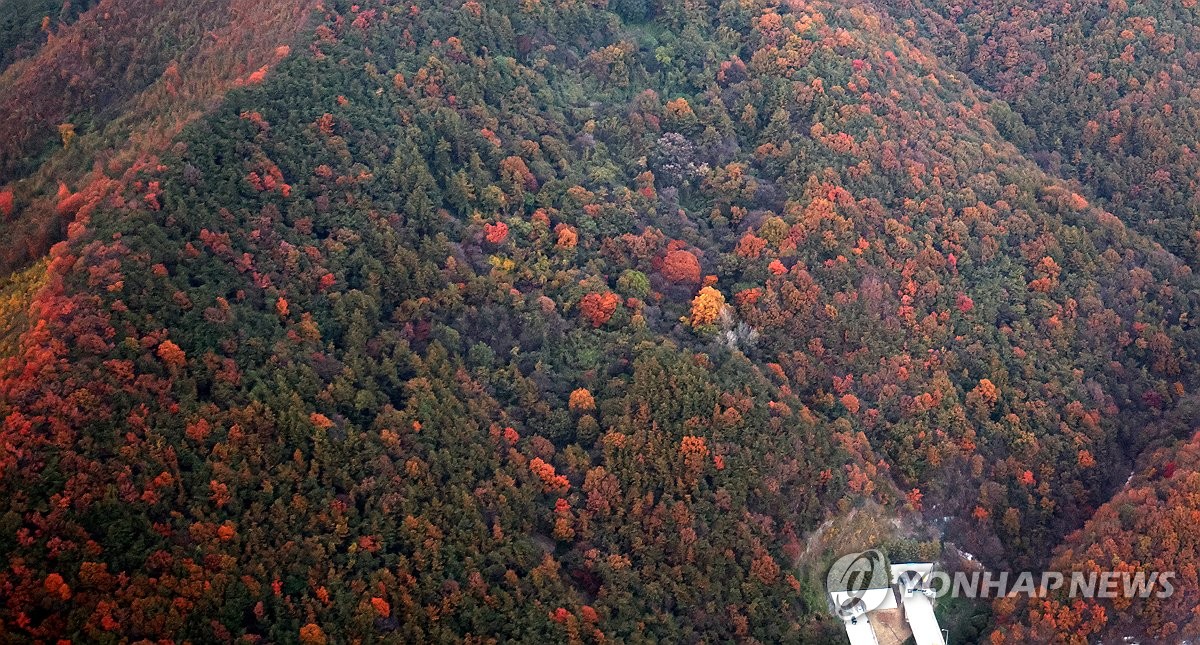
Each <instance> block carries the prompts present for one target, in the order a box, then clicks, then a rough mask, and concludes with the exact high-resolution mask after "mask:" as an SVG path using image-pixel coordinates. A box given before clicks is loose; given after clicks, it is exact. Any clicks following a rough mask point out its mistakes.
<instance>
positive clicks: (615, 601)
mask: <svg viewBox="0 0 1200 645" xmlns="http://www.w3.org/2000/svg"><path fill="white" fill-rule="evenodd" d="M612 9H613V11H611V12H610V11H607V10H603V9H599V8H596V7H594V6H591V5H587V4H583V3H572V2H564V3H555V4H553V5H551V4H548V3H541V2H537V1H529V0H524V1H522V2H508V1H499V2H489V3H479V2H475V1H473V0H469V1H468V2H465V3H459V2H450V3H442V2H436V1H432V0H420V1H418V2H416V3H414V4H411V5H405V6H400V5H394V4H390V3H383V2H362V3H357V4H350V3H348V2H346V3H343V2H332V3H326V4H325V5H324V6H323V7H322V8H321V9H320V10H319V11H320V12H321V15H319V16H317V17H318V18H319V19H320V20H321V24H320V25H319V26H318V27H317V28H316V29H315V32H314V33H312V34H311V38H310V39H311V43H310V46H308V47H294V48H293V49H292V53H291V54H290V55H289V56H287V57H286V58H285V59H283V60H282V61H281V62H279V63H278V65H277V66H275V67H274V68H272V69H271V70H270V73H269V74H266V75H265V78H261V79H257V80H261V81H262V82H261V83H256V84H249V85H246V86H244V87H242V88H241V89H238V90H235V91H233V92H231V93H230V94H229V95H228V96H227V97H226V99H225V101H224V103H223V104H222V105H221V106H220V107H218V108H216V109H215V111H214V112H213V113H211V114H210V115H208V116H206V117H203V118H202V119H201V120H199V121H197V122H196V123H194V124H193V125H191V126H189V127H187V128H185V129H184V130H183V131H182V133H181V135H180V136H179V137H178V139H176V140H175V143H174V145H172V146H171V147H170V149H169V151H168V152H167V153H166V154H165V155H164V156H163V157H162V159H161V160H160V161H161V163H159V164H153V165H144V166H138V167H137V168H136V169H135V171H134V172H132V173H130V174H129V175H128V176H127V177H126V178H124V180H123V181H120V182H116V183H115V184H114V185H111V186H109V185H105V186H104V190H97V191H96V192H94V193H90V197H81V198H77V199H76V203H68V206H76V205H78V204H79V203H87V204H88V205H89V208H86V209H83V208H73V207H71V208H65V209H62V210H63V212H64V213H68V214H70V215H71V216H72V217H73V218H74V220H73V224H72V225H71V227H70V233H69V237H68V239H67V240H66V241H65V242H62V243H60V244H58V245H57V246H55V247H54V249H53V251H52V252H51V254H50V263H49V267H48V268H47V271H46V278H45V286H44V287H43V288H42V289H41V290H40V291H39V293H38V294H37V296H36V298H35V300H34V302H33V304H32V306H31V307H30V309H29V314H28V319H29V321H30V322H29V323H28V331H27V332H26V333H25V334H24V336H23V337H22V338H21V341H20V348H19V354H18V355H17V356H16V357H14V358H11V359H9V360H8V361H6V363H5V364H4V369H3V380H2V381H0V414H2V415H3V416H4V424H3V431H2V432H3V439H4V443H5V445H6V447H7V450H6V451H5V452H4V453H2V454H0V497H2V498H3V501H2V502H0V550H2V551H3V553H5V554H6V564H7V566H6V567H4V569H3V570H2V572H0V588H3V589H5V591H6V593H4V594H3V595H2V600H0V602H3V606H2V607H0V621H3V626H4V629H5V631H7V632H9V633H11V634H13V635H14V636H15V637H17V638H20V639H26V640H34V639H39V638H49V637H52V636H60V635H64V634H69V635H76V636H78V637H79V638H82V639H86V640H103V639H109V640H120V639H121V638H128V639H139V638H166V637H170V638H192V639H195V640H214V639H216V640H227V639H231V638H235V637H238V636H242V635H247V636H250V637H251V638H252V639H264V640H268V641H295V640H297V639H300V640H303V641H306V642H313V643H316V642H324V641H325V640H326V639H329V640H334V641H340V640H342V639H343V638H345V637H346V636H361V637H364V638H368V639H371V638H392V639H396V640H406V641H417V640H428V641H444V640H468V639H478V640H483V639H485V638H488V637H492V638H497V639H501V640H503V639H511V640H516V641H521V642H526V641H528V642H547V641H560V640H571V641H600V640H607V639H614V638H615V639H620V640H654V639H658V640H664V641H670V642H682V641H687V642H694V641H699V640H707V641H724V640H735V639H750V638H753V639H757V640H758V641H761V642H784V641H786V642H794V641H802V642H803V641H808V642H828V640H829V638H832V637H837V631H836V629H835V628H836V625H831V624H830V623H831V621H830V620H829V619H827V618H825V616H824V611H825V606H824V599H823V597H822V596H821V590H820V589H814V588H811V587H810V586H809V585H808V583H807V582H806V578H805V576H803V575H801V568H802V566H805V565H814V564H816V563H814V562H805V561H803V559H802V558H801V555H802V553H803V552H804V550H805V543H804V537H805V535H806V533H807V532H808V531H811V530H812V529H813V528H814V527H816V526H817V525H818V524H819V523H820V522H821V521H823V520H825V519H827V518H829V517H833V516H837V515H840V514H843V513H846V512H847V511H848V510H849V509H851V508H853V507H854V506H855V505H857V504H860V503H866V502H868V501H870V502H871V503H873V504H882V505H884V506H885V507H887V508H888V509H890V510H891V511H892V512H893V513H895V514H898V515H906V516H908V517H909V518H911V519H912V520H913V521H917V520H918V519H919V518H920V517H921V515H920V514H922V513H923V514H925V516H927V517H928V521H929V523H930V524H931V525H933V526H935V527H936V528H937V529H944V531H945V534H946V537H947V539H951V540H953V541H955V542H957V543H959V544H960V545H963V546H964V547H965V548H967V549H968V550H970V551H972V552H974V553H976V554H978V555H979V556H980V557H981V558H983V559H984V560H985V562H987V563H988V564H989V565H992V566H1017V567H1026V566H1039V565H1042V564H1045V563H1046V562H1047V560H1048V559H1049V558H1050V557H1051V555H1052V549H1053V548H1054V547H1055V546H1056V545H1058V544H1059V543H1060V542H1061V541H1062V540H1063V538H1064V537H1065V536H1066V535H1068V534H1069V533H1070V532H1072V531H1074V530H1076V529H1078V528H1080V527H1081V526H1084V522H1085V521H1086V520H1087V519H1088V518H1089V517H1091V516H1092V514H1093V512H1094V511H1095V509H1097V508H1099V507H1101V506H1102V505H1103V504H1104V503H1105V502H1107V501H1108V500H1109V498H1110V496H1111V495H1112V493H1113V491H1115V490H1117V489H1118V488H1119V487H1120V485H1121V484H1122V482H1123V480H1124V474H1126V473H1128V472H1129V468H1130V465H1131V464H1132V463H1134V461H1135V460H1136V459H1137V458H1138V457H1139V455H1140V453H1141V451H1142V449H1143V448H1145V447H1146V446H1150V445H1155V444H1156V443H1164V444H1166V443H1170V442H1172V441H1173V440H1175V439H1179V438H1184V437H1186V436H1188V435H1189V434H1190V431H1189V430H1188V429H1186V428H1179V427H1176V426H1175V425H1171V424H1159V425H1154V426H1151V427H1153V428H1158V430H1157V432H1152V431H1140V430H1139V429H1140V428H1142V427H1143V426H1145V425H1146V421H1147V420H1151V419H1157V418H1159V417H1161V416H1163V415H1164V414H1170V413H1172V412H1173V411H1174V409H1175V406H1176V405H1178V404H1179V403H1180V402H1181V401H1186V400H1187V397H1188V392H1189V391H1190V390H1191V388H1192V387H1193V386H1194V385H1195V384H1194V383H1192V382H1191V378H1190V376H1189V375H1192V374H1195V367H1196V364H1195V363H1196V349H1197V343H1196V330H1195V327H1194V324H1193V323H1192V322H1191V321H1192V320H1194V319H1195V318H1196V315H1197V312H1196V311H1195V309H1196V307H1197V305H1198V304H1200V289H1198V288H1197V287H1198V286H1200V285H1197V282H1196V278H1195V276H1194V275H1192V272H1191V270H1190V269H1189V267H1188V266H1187V265H1186V264H1185V263H1184V262H1183V261H1181V260H1179V259H1178V258H1176V257H1175V256H1172V255H1171V254H1169V253H1167V252H1164V251H1162V250H1161V248H1160V247H1158V246H1157V245H1156V244H1155V243H1154V242H1153V241H1151V240H1149V239H1147V238H1145V237H1143V236H1141V235H1140V234H1138V233H1137V232H1135V231H1133V230H1130V229H1127V228H1126V227H1125V226H1124V225H1123V224H1122V222H1121V221H1120V219H1118V218H1117V217H1115V216H1114V215H1113V214H1112V213H1110V212H1107V211H1105V210H1103V209H1102V208H1099V207H1097V206H1094V205H1091V204H1089V203H1088V200H1087V199H1085V198H1084V197H1083V196H1082V195H1080V194H1078V193H1077V192H1074V191H1072V190H1071V189H1070V188H1069V187H1067V186H1066V185H1064V184H1063V183H1062V182H1061V181H1060V180H1058V179H1055V178H1052V177H1050V176H1048V175H1046V174H1045V173H1044V172H1043V171H1042V170H1041V169H1040V168H1039V167H1038V166H1037V165H1036V164H1035V163H1033V162H1032V161H1030V160H1028V159H1026V158H1025V157H1024V156H1022V154H1021V153H1020V151H1018V150H1017V149H1016V148H1015V147H1014V146H1013V145H1011V144H1010V143H1009V142H1007V141H1006V140H1005V139H1004V137H1003V136H1002V135H1001V134H1000V132H999V131H998V130H997V128H996V126H995V123H994V121H993V120H992V115H994V113H995V110H996V108H995V105H996V104H995V103H993V102H992V101H991V99H990V98H989V96H988V95H987V94H985V93H982V92H980V91H979V90H978V89H977V87H976V86H975V85H974V84H973V83H972V82H971V81H970V80H969V79H965V78H963V77H962V76H961V75H959V74H957V73H954V72H952V71H951V70H947V69H945V68H944V67H943V66H942V65H941V63H939V61H938V59H936V58H933V57H931V56H929V55H926V54H925V53H923V52H922V51H921V50H919V49H917V48H915V47H914V46H913V45H912V44H910V43H909V42H908V41H906V40H905V39H903V38H902V37H901V36H899V35H897V34H896V33H894V32H890V31H888V30H887V29H885V27H886V26H887V25H888V24H890V23H889V20H888V19H887V17H886V16H884V15H882V14H880V13H878V12H876V10H875V9H874V8H873V7H872V6H871V5H868V4H863V5H849V6H846V5H842V4H832V3H826V2H803V1H799V0H794V1H792V2H787V3H764V2H738V3H732V2H731V3H720V4H717V3H712V4H706V3H703V2H684V3H677V4H673V5H662V6H648V5H641V4H638V3H636V2H621V3H614V4H613V6H612ZM947 517H948V518H951V519H950V520H949V521H948V522H947V523H946V524H945V525H944V526H943V525H942V524H941V522H942V520H941V518H947ZM1099 519H1103V516H1101V517H1100V518H1099ZM1085 530H1086V529H1085Z"/></svg>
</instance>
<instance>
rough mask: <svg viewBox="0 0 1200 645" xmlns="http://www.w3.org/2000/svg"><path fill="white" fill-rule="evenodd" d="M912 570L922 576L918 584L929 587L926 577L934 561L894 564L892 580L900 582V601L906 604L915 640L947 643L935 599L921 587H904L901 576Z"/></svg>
mask: <svg viewBox="0 0 1200 645" xmlns="http://www.w3.org/2000/svg"><path fill="white" fill-rule="evenodd" d="M910 571H911V572H913V573H916V574H917V575H918V576H920V583H919V584H918V586H919V587H922V588H927V581H926V580H925V577H926V576H928V575H929V573H930V572H931V571H933V563H930V562H920V563H913V564H894V565H892V580H894V581H896V582H897V583H900V602H901V603H902V604H903V605H904V618H905V620H907V621H908V626H909V628H910V629H912V634H913V640H914V641H916V643H917V645H946V640H945V639H944V638H943V637H942V628H941V626H940V625H938V621H937V617H936V616H934V614H933V600H931V599H930V598H929V596H927V595H925V594H924V593H921V591H920V590H919V589H917V590H914V591H907V590H905V588H904V587H905V585H904V583H903V582H902V581H901V577H902V576H904V574H905V573H907V572H910Z"/></svg>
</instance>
